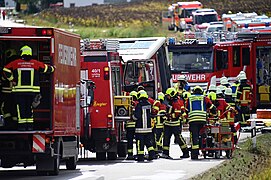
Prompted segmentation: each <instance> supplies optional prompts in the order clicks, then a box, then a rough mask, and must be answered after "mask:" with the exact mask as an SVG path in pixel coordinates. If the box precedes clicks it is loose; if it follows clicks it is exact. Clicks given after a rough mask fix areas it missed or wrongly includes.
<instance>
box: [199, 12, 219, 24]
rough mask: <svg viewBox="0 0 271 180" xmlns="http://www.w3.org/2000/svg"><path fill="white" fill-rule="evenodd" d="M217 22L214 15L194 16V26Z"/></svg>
mask: <svg viewBox="0 0 271 180" xmlns="http://www.w3.org/2000/svg"><path fill="white" fill-rule="evenodd" d="M216 21H218V19H217V15H216V14H205V15H196V16H195V24H203V23H209V22H216Z"/></svg>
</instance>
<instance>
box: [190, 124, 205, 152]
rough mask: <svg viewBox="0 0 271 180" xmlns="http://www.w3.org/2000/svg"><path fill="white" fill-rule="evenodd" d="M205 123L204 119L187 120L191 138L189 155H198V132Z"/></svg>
mask: <svg viewBox="0 0 271 180" xmlns="http://www.w3.org/2000/svg"><path fill="white" fill-rule="evenodd" d="M205 124H206V122H204V121H193V122H189V131H190V139H192V148H191V157H193V156H198V155H199V132H200V130H201V129H202V128H203V126H204V125H205Z"/></svg>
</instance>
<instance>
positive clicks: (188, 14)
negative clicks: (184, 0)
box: [180, 9, 197, 18]
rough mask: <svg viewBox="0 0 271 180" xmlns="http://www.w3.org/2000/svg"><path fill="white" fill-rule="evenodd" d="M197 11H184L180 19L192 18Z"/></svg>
mask: <svg viewBox="0 0 271 180" xmlns="http://www.w3.org/2000/svg"><path fill="white" fill-rule="evenodd" d="M196 10H197V9H183V10H182V14H181V15H180V18H189V17H190V16H192V12H193V11H196Z"/></svg>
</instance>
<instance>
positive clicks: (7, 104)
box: [1, 49, 19, 130]
mask: <svg viewBox="0 0 271 180" xmlns="http://www.w3.org/2000/svg"><path fill="white" fill-rule="evenodd" d="M5 57H6V62H5V64H8V63H10V62H12V61H14V60H15V59H17V58H18V57H19V56H18V55H17V52H16V50H15V49H8V50H6V51H5ZM1 86H2V90H1V92H2V98H1V113H2V115H3V118H4V120H5V126H4V129H6V130H16V129H17V122H18V120H17V113H16V105H15V104H14V101H15V99H14V94H13V93H12V86H13V85H12V82H11V81H9V80H7V79H5V78H4V77H3V78H2V79H1Z"/></svg>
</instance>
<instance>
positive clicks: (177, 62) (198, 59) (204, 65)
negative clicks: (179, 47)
mask: <svg viewBox="0 0 271 180" xmlns="http://www.w3.org/2000/svg"><path fill="white" fill-rule="evenodd" d="M170 57H171V58H172V59H171V70H172V71H177V72H178V71H185V72H202V71H204V72H210V71H212V70H213V58H212V52H211V51H209V52H171V53H170Z"/></svg>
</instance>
